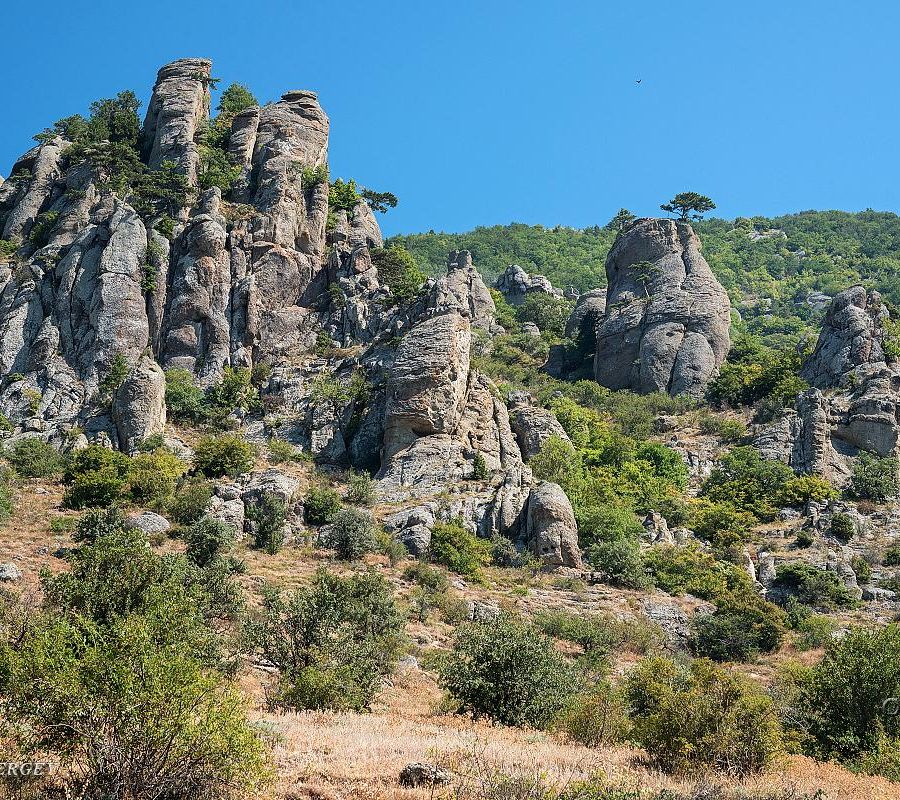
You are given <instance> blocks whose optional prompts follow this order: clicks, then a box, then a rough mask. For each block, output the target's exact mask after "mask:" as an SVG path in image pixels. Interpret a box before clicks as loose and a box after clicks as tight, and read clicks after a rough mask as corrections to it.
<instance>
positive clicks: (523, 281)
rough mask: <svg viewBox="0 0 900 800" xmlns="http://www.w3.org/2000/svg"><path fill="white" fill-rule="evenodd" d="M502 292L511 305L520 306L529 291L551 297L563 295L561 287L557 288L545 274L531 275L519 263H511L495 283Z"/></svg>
mask: <svg viewBox="0 0 900 800" xmlns="http://www.w3.org/2000/svg"><path fill="white" fill-rule="evenodd" d="M494 286H495V288H496V289H497V291H498V292H500V294H502V295H503V297H504V298H505V299H506V302H508V303H509V304H510V305H514V306H520V305H522V303H524V302H525V298H526V297H527V295H528V294H529V293H532V292H534V293H537V294H547V295H550V296H551V297H560V298H561V297H563V292H562V290H561V289H557V288H556V287H554V286H553V284H552V283H550V281H549V279H547V278H546V277H545V276H543V275H530V274H529V273H527V272H526V271H525V270H524V269H522V267H520V266H519V265H518V264H510V265H509V266H508V267H507V268H506V270H505V271H504V273H503V274H502V275H501V276H500V277H499V278H497V282H496V283H495V284H494Z"/></svg>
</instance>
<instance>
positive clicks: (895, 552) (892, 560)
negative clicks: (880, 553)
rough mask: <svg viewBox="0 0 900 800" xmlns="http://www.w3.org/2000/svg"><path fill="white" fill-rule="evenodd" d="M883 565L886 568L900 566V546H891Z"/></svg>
mask: <svg viewBox="0 0 900 800" xmlns="http://www.w3.org/2000/svg"><path fill="white" fill-rule="evenodd" d="M881 563H882V564H884V565H885V566H886V567H896V566H897V565H900V545H891V546H890V547H889V548H888V549H887V550H886V551H885V553H884V558H883V559H882V560H881Z"/></svg>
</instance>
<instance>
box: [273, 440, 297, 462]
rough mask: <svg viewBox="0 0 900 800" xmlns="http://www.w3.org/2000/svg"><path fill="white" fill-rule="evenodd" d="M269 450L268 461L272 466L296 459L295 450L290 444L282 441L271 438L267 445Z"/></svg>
mask: <svg viewBox="0 0 900 800" xmlns="http://www.w3.org/2000/svg"><path fill="white" fill-rule="evenodd" d="M267 447H268V448H269V461H271V462H272V463H273V464H283V463H284V462H285V461H294V460H295V459H296V458H297V450H296V448H295V447H294V445H292V444H291V443H290V442H286V441H284V439H276V438H275V437H272V438H271V439H269V441H268V443H267Z"/></svg>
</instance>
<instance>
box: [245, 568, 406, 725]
mask: <svg viewBox="0 0 900 800" xmlns="http://www.w3.org/2000/svg"><path fill="white" fill-rule="evenodd" d="M248 633H249V638H250V641H251V642H252V643H253V645H254V646H255V647H256V648H257V649H258V650H259V651H260V652H261V653H262V655H264V656H265V657H266V658H267V659H268V660H269V661H270V662H272V663H273V664H274V665H275V666H276V667H277V668H278V671H279V683H278V687H277V691H276V693H275V694H274V696H273V698H272V700H273V701H274V702H275V703H276V704H279V705H284V706H288V707H293V708H310V709H325V708H331V709H352V710H362V709H365V708H368V707H369V704H370V703H371V702H372V699H373V698H374V696H375V693H376V692H377V690H378V687H379V686H380V684H381V680H382V677H383V676H384V675H386V674H387V673H388V672H390V670H391V669H392V668H393V664H394V662H395V660H396V658H397V654H398V651H399V646H400V643H401V635H402V619H401V617H400V615H399V613H398V610H397V607H396V605H395V604H394V599H393V596H392V594H391V590H390V586H389V584H388V583H387V581H385V579H384V578H382V577H381V576H380V575H377V574H376V573H374V572H368V573H365V574H362V575H353V576H351V577H348V578H341V577H338V576H336V575H331V574H329V573H327V572H326V571H324V570H319V571H318V572H317V573H316V575H315V577H314V578H313V581H312V583H311V584H310V585H309V586H307V587H302V588H300V589H297V590H296V591H294V592H293V593H292V594H290V595H288V596H284V595H282V594H281V593H279V592H276V591H272V590H267V591H266V593H265V596H264V600H263V609H262V613H261V614H260V616H259V618H258V619H256V620H254V621H253V622H252V623H251V625H250V627H249V630H248Z"/></svg>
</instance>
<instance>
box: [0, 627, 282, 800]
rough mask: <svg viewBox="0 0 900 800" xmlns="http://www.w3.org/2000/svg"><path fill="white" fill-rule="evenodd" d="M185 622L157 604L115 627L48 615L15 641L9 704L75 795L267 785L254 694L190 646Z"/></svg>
mask: <svg viewBox="0 0 900 800" xmlns="http://www.w3.org/2000/svg"><path fill="white" fill-rule="evenodd" d="M182 627H183V624H180V625H175V626H173V625H172V624H171V622H170V620H168V619H166V618H165V617H164V616H162V615H159V616H157V615H152V614H148V615H136V614H132V615H129V616H128V617H125V618H117V619H115V620H113V621H111V623H110V625H109V626H107V627H101V626H99V625H98V624H97V623H95V622H92V621H91V620H88V619H85V618H83V617H80V616H76V617H74V618H73V619H71V620H70V619H68V618H61V619H57V618H54V617H53V616H47V617H44V618H42V619H40V620H39V621H38V622H37V623H36V624H34V625H33V626H31V627H29V629H28V630H27V632H26V633H25V634H24V635H23V637H22V640H21V641H20V642H19V645H18V647H17V648H16V649H15V650H13V649H9V650H8V651H7V655H8V658H7V659H5V660H6V664H5V669H6V670H8V672H9V678H8V689H9V691H8V693H6V695H7V696H6V697H5V702H4V704H3V706H4V715H5V716H6V718H7V719H9V720H10V721H13V722H15V723H17V725H18V726H19V729H20V730H22V729H27V731H28V732H29V733H30V734H31V738H30V741H29V744H30V745H32V746H34V747H37V748H38V749H39V750H40V752H42V753H49V754H52V755H53V756H54V757H55V758H57V759H59V760H60V761H61V765H62V769H61V773H62V778H61V780H63V781H64V782H65V783H66V784H67V785H68V790H67V791H65V795H66V796H76V795H77V796H81V797H98V798H99V797H124V796H127V797H129V798H130V799H131V800H154V798H158V797H169V798H189V797H192V798H199V797H222V798H225V797H235V796H236V794H237V793H242V792H243V791H244V790H253V789H255V788H256V787H257V785H258V784H259V782H260V779H261V777H262V776H264V775H265V766H264V758H263V756H264V748H263V745H262V742H261V741H260V738H259V736H258V734H257V733H256V732H255V730H254V728H253V727H252V726H251V725H250V723H249V722H248V720H247V717H246V711H245V707H244V706H245V701H244V699H243V697H242V696H241V694H240V693H239V692H238V691H237V689H236V687H234V686H233V685H232V684H230V683H229V682H228V681H226V680H225V679H224V678H223V677H222V676H221V675H219V674H218V673H216V672H214V671H210V670H207V669H206V668H205V667H204V664H203V663H202V662H201V661H200V660H198V659H197V658H196V657H195V656H194V655H193V653H192V652H191V651H190V649H189V648H188V647H184V646H180V645H182V644H183V641H182V639H181V637H180V636H179V635H178V634H179V633H180V631H181V629H182ZM173 629H174V631H173ZM162 643H165V646H161V644H162Z"/></svg>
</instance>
